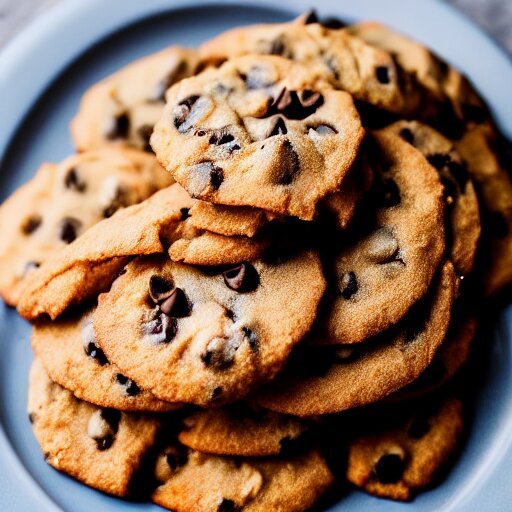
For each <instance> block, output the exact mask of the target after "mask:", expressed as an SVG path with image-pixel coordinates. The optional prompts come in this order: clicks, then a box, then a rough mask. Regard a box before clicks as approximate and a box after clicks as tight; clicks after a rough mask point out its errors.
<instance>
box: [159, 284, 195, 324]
mask: <svg viewBox="0 0 512 512" xmlns="http://www.w3.org/2000/svg"><path fill="white" fill-rule="evenodd" d="M160 309H161V310H162V312H163V313H165V314H166V315H169V316H172V317H175V318H181V317H184V316H188V315H190V305H189V303H188V300H187V297H186V296H185V293H184V292H183V290H182V289H181V288H174V290H173V291H172V292H171V294H170V295H169V297H168V298H166V299H165V300H164V301H163V302H161V303H160Z"/></svg>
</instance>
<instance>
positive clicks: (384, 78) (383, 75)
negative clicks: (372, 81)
mask: <svg viewBox="0 0 512 512" xmlns="http://www.w3.org/2000/svg"><path fill="white" fill-rule="evenodd" d="M375 75H376V76H377V80H378V81H379V82H380V83H381V84H384V85H386V84H389V82H390V81H391V79H390V76H389V69H388V68H387V67H386V66H377V68H376V69H375Z"/></svg>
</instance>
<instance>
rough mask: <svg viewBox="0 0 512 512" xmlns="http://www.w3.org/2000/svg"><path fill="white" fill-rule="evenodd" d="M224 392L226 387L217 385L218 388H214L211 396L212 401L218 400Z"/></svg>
mask: <svg viewBox="0 0 512 512" xmlns="http://www.w3.org/2000/svg"><path fill="white" fill-rule="evenodd" d="M222 393H224V389H222V387H221V386H217V387H216V388H214V390H213V391H212V396H211V398H210V400H211V401H212V402H214V401H215V400H217V399H218V398H220V396H221V395H222Z"/></svg>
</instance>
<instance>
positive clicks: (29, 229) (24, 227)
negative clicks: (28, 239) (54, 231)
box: [21, 215, 43, 235]
mask: <svg viewBox="0 0 512 512" xmlns="http://www.w3.org/2000/svg"><path fill="white" fill-rule="evenodd" d="M42 223H43V218H42V217H41V216H40V215H31V216H30V217H27V218H26V219H25V220H24V221H23V222H22V224H21V231H22V233H23V234H25V235H31V234H32V233H33V232H34V231H35V230H36V229H37V228H38V227H39V226H40V225H41V224H42Z"/></svg>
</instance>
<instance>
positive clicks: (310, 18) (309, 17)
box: [303, 9, 318, 25]
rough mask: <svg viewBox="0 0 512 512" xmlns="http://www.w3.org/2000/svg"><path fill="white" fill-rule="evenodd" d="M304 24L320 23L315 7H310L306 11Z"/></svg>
mask: <svg viewBox="0 0 512 512" xmlns="http://www.w3.org/2000/svg"><path fill="white" fill-rule="evenodd" d="M303 16H304V24H305V25H310V24H311V23H318V16H317V14H316V11H315V9H310V10H309V11H306V12H305V13H304V15H303Z"/></svg>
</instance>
